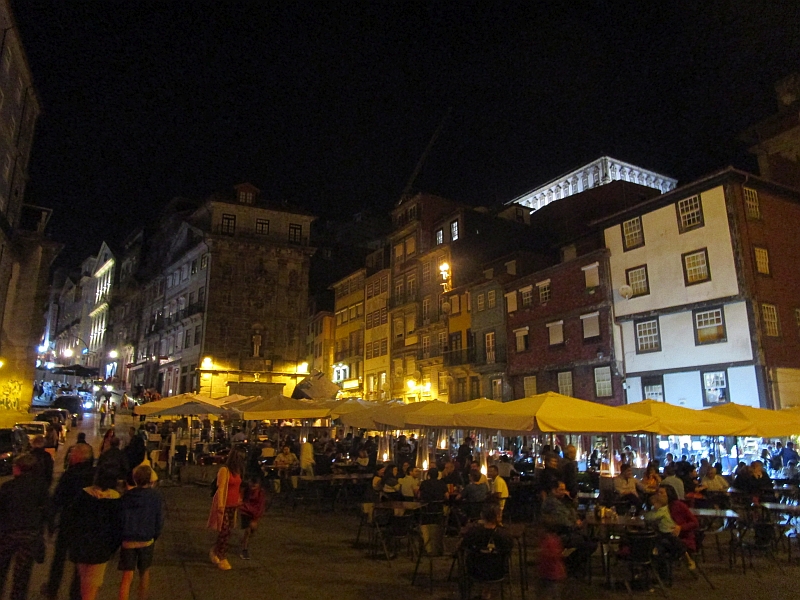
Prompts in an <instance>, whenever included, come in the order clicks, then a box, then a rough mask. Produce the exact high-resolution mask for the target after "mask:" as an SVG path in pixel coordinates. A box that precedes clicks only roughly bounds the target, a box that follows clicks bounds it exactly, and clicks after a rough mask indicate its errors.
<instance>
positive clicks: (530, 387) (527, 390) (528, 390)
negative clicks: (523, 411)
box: [522, 375, 536, 398]
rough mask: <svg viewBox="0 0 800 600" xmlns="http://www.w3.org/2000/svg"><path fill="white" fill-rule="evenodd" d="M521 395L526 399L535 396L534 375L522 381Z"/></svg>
mask: <svg viewBox="0 0 800 600" xmlns="http://www.w3.org/2000/svg"><path fill="white" fill-rule="evenodd" d="M522 388H523V393H524V394H525V397H526V398H529V397H531V396H535V395H536V375H529V376H527V377H524V378H523V379H522Z"/></svg>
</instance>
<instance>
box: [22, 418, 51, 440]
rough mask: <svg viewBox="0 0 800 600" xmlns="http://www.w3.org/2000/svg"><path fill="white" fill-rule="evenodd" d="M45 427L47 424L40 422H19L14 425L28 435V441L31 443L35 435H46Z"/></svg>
mask: <svg viewBox="0 0 800 600" xmlns="http://www.w3.org/2000/svg"><path fill="white" fill-rule="evenodd" d="M47 425H48V423H44V422H42V421H21V422H19V423H17V424H16V427H21V428H22V430H23V431H24V432H25V433H26V434H27V435H28V441H29V442H32V441H33V438H35V437H36V436H37V435H41V436H43V437H44V436H45V435H46V434H47Z"/></svg>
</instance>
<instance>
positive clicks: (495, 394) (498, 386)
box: [492, 378, 503, 400]
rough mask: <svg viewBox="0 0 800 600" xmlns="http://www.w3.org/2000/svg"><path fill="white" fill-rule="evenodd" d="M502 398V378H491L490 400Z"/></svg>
mask: <svg viewBox="0 0 800 600" xmlns="http://www.w3.org/2000/svg"><path fill="white" fill-rule="evenodd" d="M502 399H503V380H502V379H500V378H497V379H492V400H502Z"/></svg>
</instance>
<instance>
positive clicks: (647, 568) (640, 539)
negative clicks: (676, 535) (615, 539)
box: [617, 531, 669, 598]
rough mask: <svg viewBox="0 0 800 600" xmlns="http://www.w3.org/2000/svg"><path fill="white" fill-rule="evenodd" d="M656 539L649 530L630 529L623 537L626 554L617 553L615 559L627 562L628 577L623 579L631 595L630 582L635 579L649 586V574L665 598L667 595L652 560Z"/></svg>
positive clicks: (655, 535)
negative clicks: (637, 530)
mask: <svg viewBox="0 0 800 600" xmlns="http://www.w3.org/2000/svg"><path fill="white" fill-rule="evenodd" d="M657 541H658V534H657V533H655V532H651V531H646V532H636V531H631V532H629V533H628V535H627V536H626V538H625V543H624V545H623V547H625V548H627V549H628V552H627V554H622V553H619V554H618V555H617V560H618V561H621V562H625V563H627V564H628V574H629V577H628V578H626V579H625V580H624V584H625V588H626V589H627V590H628V594H629V595H630V596H631V597H633V587H632V584H633V583H634V582H637V581H641V582H643V584H644V586H645V588H646V589H649V587H650V576H651V575H652V576H654V577H655V580H656V582H657V583H658V587H659V589H660V590H661V593H662V594H663V595H664V597H665V598H668V597H669V594H668V593H667V590H666V588H665V587H664V582H663V581H661V577H660V576H659V574H658V570H657V569H656V567H655V563H654V561H653V551H654V550H655V547H656V542H657Z"/></svg>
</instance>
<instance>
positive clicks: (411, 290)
mask: <svg viewBox="0 0 800 600" xmlns="http://www.w3.org/2000/svg"><path fill="white" fill-rule="evenodd" d="M416 293H417V276H416V275H413V274H412V275H408V276H407V277H406V294H408V299H409V300H412V299H413V298H414V294H416Z"/></svg>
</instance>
